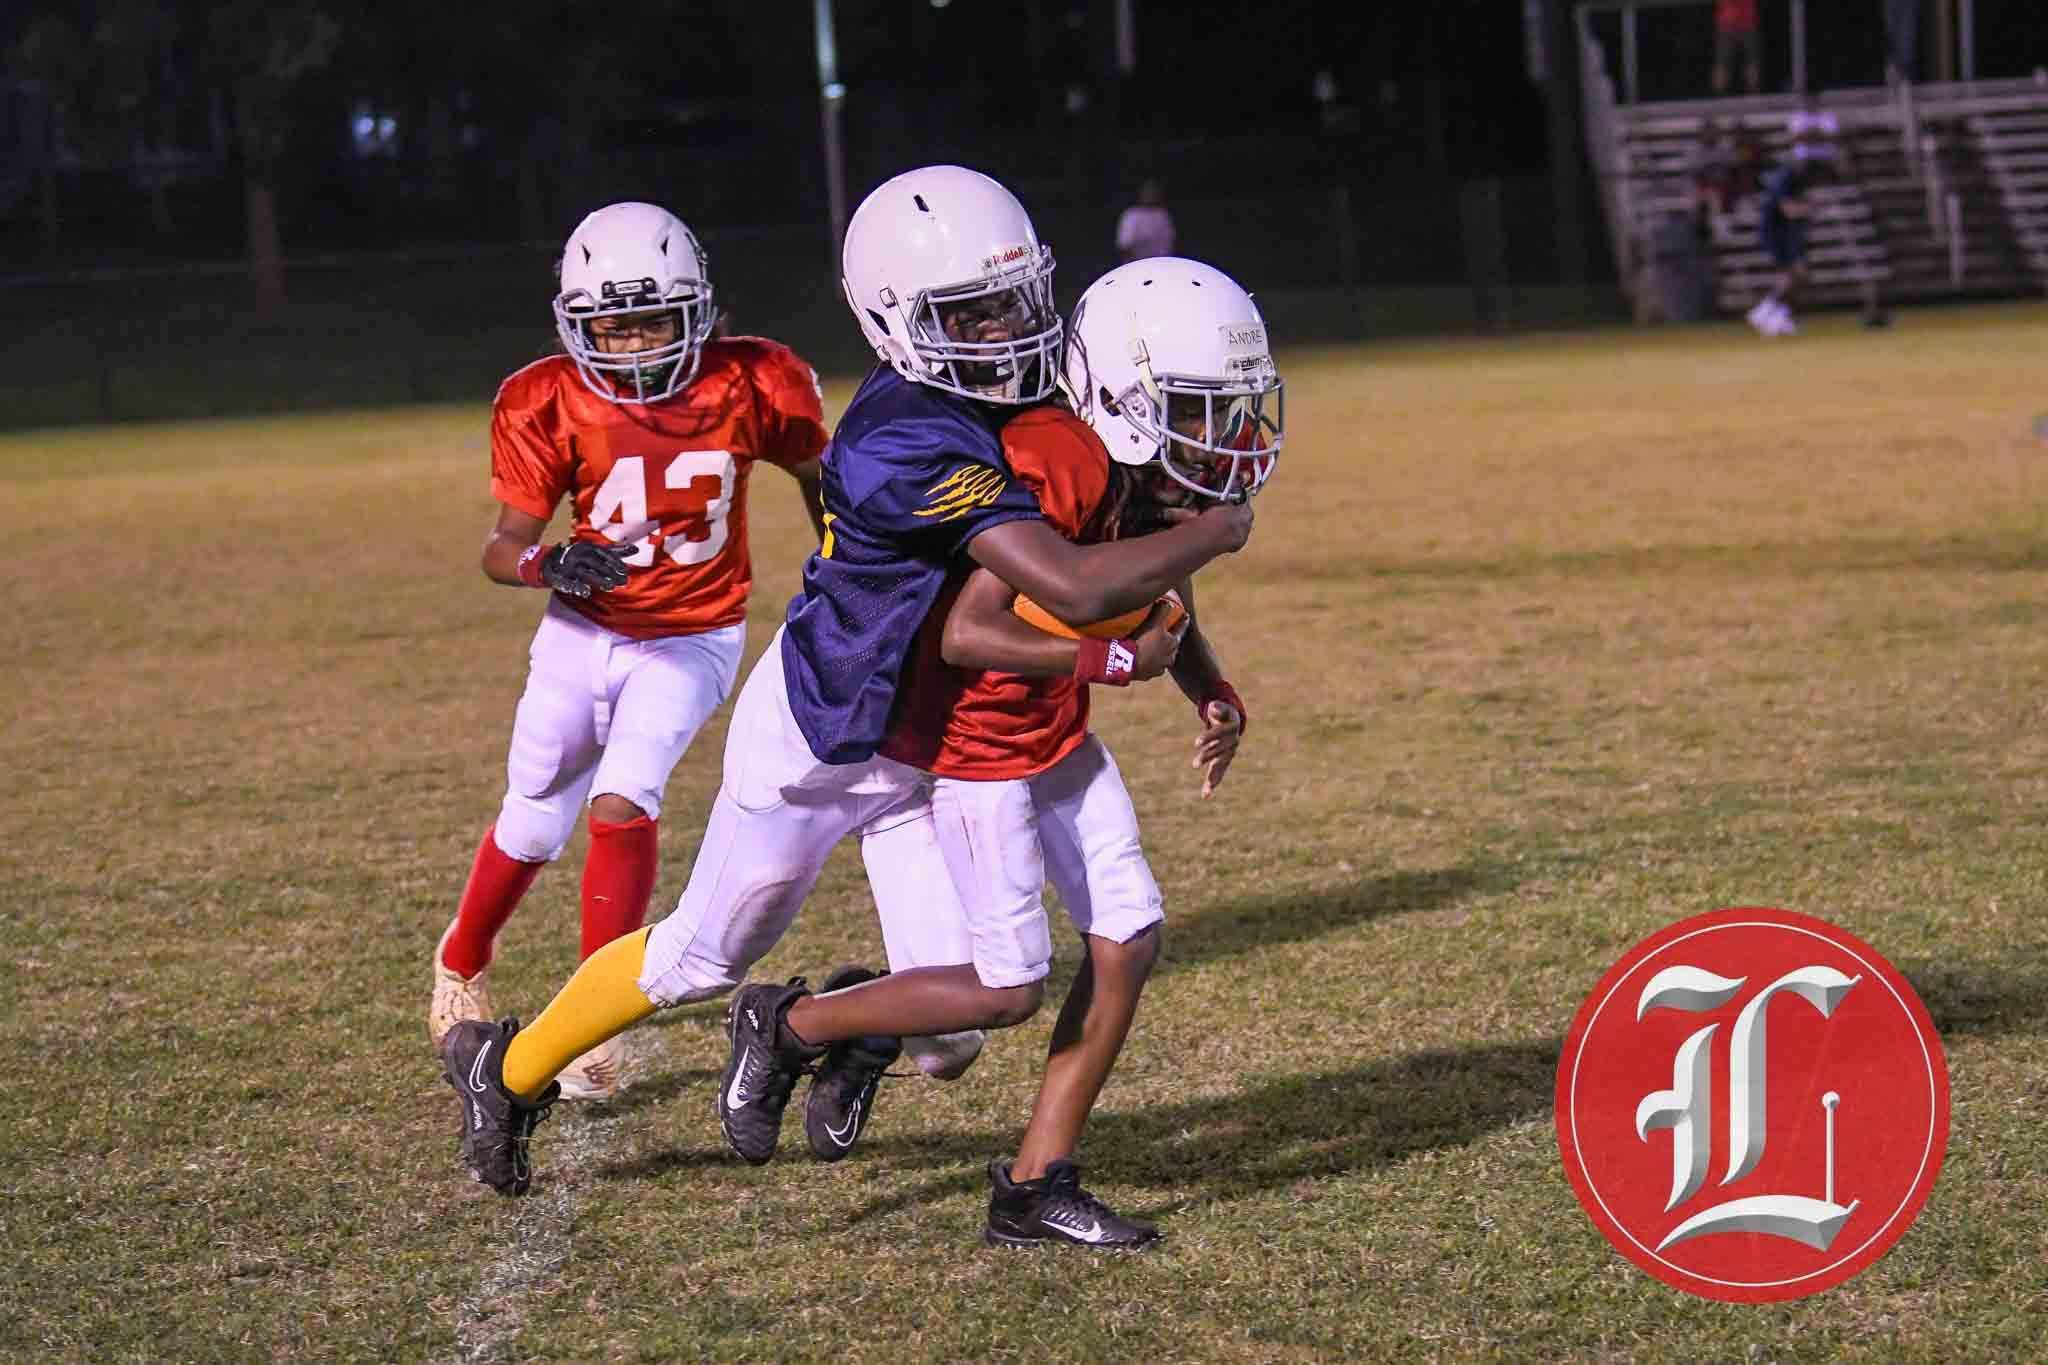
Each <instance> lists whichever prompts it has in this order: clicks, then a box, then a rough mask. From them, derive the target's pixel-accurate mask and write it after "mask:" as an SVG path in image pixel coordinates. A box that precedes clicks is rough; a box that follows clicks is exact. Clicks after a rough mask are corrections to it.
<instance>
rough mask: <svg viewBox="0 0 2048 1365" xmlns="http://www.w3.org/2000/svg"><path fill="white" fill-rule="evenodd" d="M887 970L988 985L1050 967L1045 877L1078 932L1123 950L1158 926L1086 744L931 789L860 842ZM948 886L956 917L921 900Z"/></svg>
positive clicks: (1120, 786) (1154, 899) (1135, 855)
mask: <svg viewBox="0 0 2048 1365" xmlns="http://www.w3.org/2000/svg"><path fill="white" fill-rule="evenodd" d="M861 856H862V857H863V858H864V859H865V860H866V862H867V869H868V883H869V885H870V886H871V887H872V888H873V890H874V895H875V907H876V910H877V911H878V912H879V914H880V917H881V921H882V938H883V941H884V943H886V944H887V945H888V949H889V965H890V967H891V968H892V969H896V968H899V967H905V966H917V967H927V966H938V965H950V964H954V963H965V962H972V963H973V964H974V971H975V975H976V976H978V977H980V979H981V983H982V984H983V985H984V986H989V987H996V988H1000V987H1005V986H1021V985H1024V984H1026V983H1028V982H1032V981H1037V980H1040V979H1042V978H1043V977H1044V976H1045V974H1046V972H1047V971H1048V970H1049V968H1050V967H1051V965H1052V934H1051V928H1050V925H1049V922H1048V919H1047V915H1046V910H1045V883H1046V879H1047V877H1048V876H1049V877H1050V878H1051V879H1052V884H1053V887H1054V889H1056V890H1057V891H1058V892H1059V893H1060V900H1061V901H1062V902H1063V903H1064V904H1065V906H1066V909H1067V915H1068V917H1069V918H1071V919H1072V920H1073V922H1074V927H1075V928H1076V929H1078V930H1079V931H1080V932H1081V933H1083V934H1094V935H1096V936H1098V937H1101V938H1107V939H1110V940H1112V941H1114V942H1117V943H1127V942H1129V941H1130V940H1131V939H1133V938H1135V937H1137V936H1138V935H1139V934H1141V933H1143V932H1144V931H1145V930H1146V929H1148V928H1150V927H1151V926H1153V925H1155V924H1157V923H1159V922H1160V921H1161V920H1163V919H1164V918H1165V915H1164V914H1163V913H1162V910H1161V905H1160V897H1159V884H1158V882H1157V881H1155V880H1154V879H1153V876H1152V869H1151V867H1150V866H1149V865H1148V864H1147V863H1146V861H1145V854H1144V851H1143V849H1142V848H1140V847H1139V843H1138V815H1137V811H1136V809H1135V808H1133V806H1132V805H1131V796H1130V792H1129V791H1128V790H1126V789H1125V787H1124V781H1123V774H1122V773H1120V772H1119V771H1118V770H1117V766H1116V760H1115V759H1113V758H1111V757H1110V753H1109V749H1108V748H1107V746H1105V745H1104V744H1103V743H1102V741H1101V740H1100V739H1098V738H1096V737H1095V736H1094V735H1089V736H1088V737H1087V738H1086V739H1085V740H1083V741H1082V742H1081V745H1080V747H1079V748H1077V749H1075V750H1074V752H1073V753H1071V754H1068V755H1067V756H1066V757H1065V758H1063V759H1061V760H1060V761H1059V762H1058V763H1055V764H1054V765H1053V766H1052V767H1050V768H1048V769H1046V770H1045V771H1044V772H1042V773H1039V774H1037V775H1036V776H1034V777H1029V778H1017V779H1011V780H1006V781H998V782H972V781H967V780H964V779H961V778H951V777H941V778H938V779H937V780H936V781H935V782H934V784H933V786H932V790H931V795H930V798H929V799H928V800H925V801H922V802H914V803H913V804H911V805H908V806H905V807H903V808H900V809H898V810H897V811H894V812H891V814H890V818H889V819H887V820H878V821H875V822H873V823H871V824H870V826H869V827H868V828H867V829H866V830H865V831H863V833H862V836H861ZM935 882H940V883H948V884H950V885H952V886H953V887H954V888H955V890H956V895H957V896H958V897H959V899H960V900H961V901H963V902H965V904H964V907H961V906H955V907H944V906H941V905H939V904H937V903H935V900H934V897H933V896H932V894H931V893H930V891H929V890H928V888H929V887H931V886H932V885H933V883H935Z"/></svg>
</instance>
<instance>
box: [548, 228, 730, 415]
mask: <svg viewBox="0 0 2048 1365" xmlns="http://www.w3.org/2000/svg"><path fill="white" fill-rule="evenodd" d="M707 265H708V262H707V260H706V258H705V255H704V248H703V247H701V246H699V245H698V244H697V237H696V234H694V233H692V232H691V231H690V229H689V228H687V227H685V226H684V225H683V220H682V219H680V218H678V217H676V216H675V215H674V214H672V213H670V212H669V211H668V210H667V209H664V208H660V207H658V206H657V205H654V204H641V203H634V202H630V201H629V202H626V203H621V204H607V205H606V206H605V207H603V208H601V209H599V210H597V211H596V212H595V213H592V214H591V215H590V216H589V217H587V218H585V219H584V220H583V221H582V222H581V223H578V224H577V225H576V230H575V231H574V232H572V233H570V234H569V242H568V245H566V246H565V247H563V248H562V261H561V285H562V290H561V292H560V293H559V294H557V295H555V332H556V334H557V335H558V336H560V337H561V339H562V349H563V350H565V351H567V352H568V353H569V355H570V357H571V358H573V359H574V360H575V362H576V368H577V370H578V371H579V372H580V373H581V374H582V376H583V382H584V384H586V385H587V386H589V388H590V390H591V392H593V393H595V394H597V395H598V396H599V397H601V398H608V399H610V400H611V401H612V402H614V403H654V402H659V401H660V400H661V399H664V398H668V397H670V396H671V395H673V394H675V393H677V392H679V391H680V390H681V389H682V388H683V387H684V386H685V385H686V384H688V383H689V382H690V381H691V380H692V379H695V378H696V377H697V360H698V355H699V353H700V352H701V351H702V350H703V348H704V342H705V340H706V339H707V338H708V337H710V335H711V328H712V325H713V324H714V323H715V322H716V321H717V320H718V315H717V311H716V310H715V309H714V308H713V307H712V304H711V279H710V275H709V272H708V270H707V268H706V267H707ZM628 316H633V317H635V318H636V320H637V321H639V322H640V324H641V325H642V326H643V327H645V326H646V325H647V324H648V323H650V322H655V321H657V320H659V321H660V322H661V323H663V324H664V331H663V335H664V336H665V335H666V334H667V333H666V328H665V324H666V321H667V319H668V318H669V317H671V316H672V317H673V318H674V339H673V340H667V341H661V342H659V343H657V344H655V345H651V346H648V347H646V348H645V349H642V350H639V351H629V350H613V351H607V350H602V349H600V348H599V346H598V343H597V340H596V338H595V337H593V336H592V335H591V326H590V324H591V323H592V322H593V321H595V320H596V319H598V318H601V317H619V318H625V317H628ZM644 335H645V333H643V336H644Z"/></svg>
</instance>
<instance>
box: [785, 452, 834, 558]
mask: <svg viewBox="0 0 2048 1365" xmlns="http://www.w3.org/2000/svg"><path fill="white" fill-rule="evenodd" d="M783 468H784V469H787V470H788V471H789V476H790V477H791V478H792V479H795V480H796V487H797V492H798V493H799V494H800V495H801V496H802V498H803V500H804V511H806V512H808V513H810V516H811V529H812V530H814V531H816V532H817V533H818V543H819V544H820V545H823V544H824V543H825V462H824V461H823V460H820V459H816V458H812V459H809V460H805V461H803V462H802V463H801V464H793V465H784V466H783Z"/></svg>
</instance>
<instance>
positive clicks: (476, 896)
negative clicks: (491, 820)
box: [441, 825, 547, 976]
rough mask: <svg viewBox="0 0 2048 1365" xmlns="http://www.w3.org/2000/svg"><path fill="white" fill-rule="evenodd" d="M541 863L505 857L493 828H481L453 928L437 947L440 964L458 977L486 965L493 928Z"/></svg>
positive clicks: (514, 905)
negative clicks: (446, 944) (480, 836)
mask: <svg viewBox="0 0 2048 1365" xmlns="http://www.w3.org/2000/svg"><path fill="white" fill-rule="evenodd" d="M546 866H547V864H546V863H522V862H520V861H519V860H518V859H517V858H512V857H508V856H506V853H505V851H504V850H503V849H501V848H499V847H498V827H497V826H496V825H492V826H491V827H490V828H489V829H487V830H485V831H484V841H483V842H482V843H481V844H479V845H477V850H476V861H475V862H474V863H471V864H470V867H469V882H468V883H467V884H466V885H465V886H464V887H463V888H462V904H461V905H460V906H458V907H457V908H456V911H455V931H454V932H453V933H451V934H449V935H448V946H447V947H446V948H444V949H442V951H441V965H442V966H444V967H446V968H447V969H448V970H449V971H451V972H456V973H458V974H460V975H462V976H475V975H476V974H477V973H478V972H480V971H482V970H483V969H484V968H486V967H488V966H490V965H491V950H492V947H493V945H495V944H496V943H497V941H498V931H499V930H500V929H503V928H504V927H505V921H506V920H508V919H511V918H512V912H513V911H514V910H517V909H518V908H519V898H520V897H522V896H524V895H525V894H526V888H527V887H529V886H532V885H533V879H534V878H535V877H538V876H539V875H540V870H541V869H542V868H544V867H546Z"/></svg>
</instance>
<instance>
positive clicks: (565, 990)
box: [505, 927, 654, 1099]
mask: <svg viewBox="0 0 2048 1365" xmlns="http://www.w3.org/2000/svg"><path fill="white" fill-rule="evenodd" d="M652 932H653V929H652V927H649V928H646V929H641V930H639V931H637V932H635V933H631V934H628V935H626V936H625V937H624V938H617V939H613V940H612V941H611V942H610V943H607V944H605V945H604V947H602V948H599V949H598V950H597V951H596V952H594V953H592V954H591V955H590V956H589V957H587V958H585V959H583V965H582V966H581V967H578V968H577V969H576V975H574V976H572V977H570V978H569V984H568V985H566V986H564V987H562V989H561V990H559V991H557V992H556V993H555V998H554V999H553V1000H550V1001H549V1002H548V1007H547V1008H546V1009H544V1010H542V1011H541V1012H540V1017H539V1018H538V1019H535V1020H534V1021H533V1022H532V1023H530V1024H528V1025H527V1026H526V1027H525V1028H523V1029H521V1030H519V1032H518V1033H516V1034H514V1035H513V1038H512V1042H511V1043H510V1044H509V1045H508V1046H507V1047H506V1048H505V1088H506V1089H507V1090H510V1091H511V1092H512V1093H513V1094H515V1095H520V1096H523V1097H524V1098H526V1099H532V1098H534V1097H535V1096H536V1095H538V1094H540V1092H541V1091H543V1090H545V1089H547V1088H548V1082H549V1081H551V1080H553V1079H554V1078H555V1075H556V1073H557V1072H559V1071H561V1069H562V1068H563V1067H565V1066H567V1065H569V1063H571V1062H573V1061H575V1060H576V1059H577V1058H578V1057H581V1056H582V1055H583V1054H584V1053H586V1052H588V1051H590V1049H592V1048H594V1047H596V1046H597V1045H598V1044H599V1043H601V1042H603V1041H604V1040H605V1039H607V1038H609V1037H611V1036H612V1035H613V1034H615V1033H623V1032H625V1031H626V1030H627V1029H629V1028H631V1027H632V1026H633V1025H635V1024H637V1023H639V1022H640V1021H641V1020H642V1019H645V1018H646V1017H647V1016H648V1015H650V1014H652V1013H654V1002H653V1001H652V1000H649V999H648V998H647V997H646V996H644V995H642V994H641V993H640V968H641V965H642V964H643V963H645V962H646V960H647V936H648V934H650V933H652Z"/></svg>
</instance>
